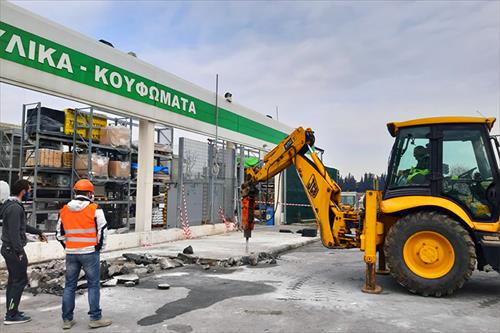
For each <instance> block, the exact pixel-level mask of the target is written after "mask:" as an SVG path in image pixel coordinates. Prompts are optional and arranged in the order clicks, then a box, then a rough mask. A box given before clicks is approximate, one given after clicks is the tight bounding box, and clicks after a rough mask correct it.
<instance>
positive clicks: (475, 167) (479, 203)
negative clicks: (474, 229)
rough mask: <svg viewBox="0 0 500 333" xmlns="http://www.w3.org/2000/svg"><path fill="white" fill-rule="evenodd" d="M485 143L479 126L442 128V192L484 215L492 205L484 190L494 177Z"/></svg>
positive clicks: (486, 217)
mask: <svg viewBox="0 0 500 333" xmlns="http://www.w3.org/2000/svg"><path fill="white" fill-rule="evenodd" d="M485 144H486V142H485V139H484V137H483V135H482V131H481V130H480V129H479V128H478V129H472V130H471V129H450V130H444V131H443V183H442V184H443V185H442V192H443V194H444V196H446V197H449V198H451V199H452V200H454V201H456V202H458V203H459V204H460V205H461V206H462V207H464V208H465V209H466V210H468V211H469V213H471V214H472V215H473V216H474V217H476V218H484V219H488V218H491V216H492V213H491V212H492V211H494V207H493V206H492V203H491V202H489V201H488V196H487V191H488V188H489V187H490V186H494V179H493V172H492V167H491V164H490V161H489V159H488V155H487V152H486V147H485Z"/></svg>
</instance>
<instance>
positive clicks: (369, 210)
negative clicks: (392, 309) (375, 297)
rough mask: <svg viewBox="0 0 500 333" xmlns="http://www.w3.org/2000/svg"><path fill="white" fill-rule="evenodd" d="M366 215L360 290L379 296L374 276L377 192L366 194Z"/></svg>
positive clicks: (379, 288)
mask: <svg viewBox="0 0 500 333" xmlns="http://www.w3.org/2000/svg"><path fill="white" fill-rule="evenodd" d="M365 198H366V213H365V223H364V230H363V237H364V240H365V256H364V260H365V263H366V277H365V285H364V287H363V288H362V289H361V290H362V291H363V292H365V293H369V294H380V293H381V292H382V288H381V287H380V286H379V285H377V279H376V275H375V271H376V263H377V192H376V191H367V192H366V196H365Z"/></svg>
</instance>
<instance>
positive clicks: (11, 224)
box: [0, 179, 47, 325]
mask: <svg viewBox="0 0 500 333" xmlns="http://www.w3.org/2000/svg"><path fill="white" fill-rule="evenodd" d="M30 192H31V185H30V182H29V181H27V180H24V179H20V180H18V181H17V182H15V183H14V185H12V188H11V190H10V194H11V196H10V197H9V198H7V200H5V201H4V202H3V204H2V205H1V206H0V220H2V221H3V222H2V248H1V251H0V252H1V253H2V256H3V257H4V259H5V264H6V265H7V271H8V273H9V278H8V281H7V291H6V296H7V304H6V305H7V313H6V314H5V319H4V322H3V323H4V324H5V325H13V324H22V323H26V322H28V321H30V320H31V318H30V317H29V316H27V315H25V314H24V313H23V312H21V311H19V303H20V302H21V296H22V294H23V291H24V287H26V284H28V272H27V271H28V258H27V257H26V252H24V247H25V246H26V244H27V238H26V233H29V234H33V235H38V239H39V240H40V241H44V242H47V237H46V236H45V235H44V233H43V232H42V231H41V230H38V229H37V228H34V227H32V226H30V225H29V224H27V223H26V212H25V211H24V207H23V204H22V201H23V200H24V201H26V200H27V199H28V197H29V194H30Z"/></svg>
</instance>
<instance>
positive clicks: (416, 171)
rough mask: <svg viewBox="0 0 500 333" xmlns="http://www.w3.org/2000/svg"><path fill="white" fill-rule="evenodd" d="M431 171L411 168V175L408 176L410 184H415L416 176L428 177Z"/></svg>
mask: <svg viewBox="0 0 500 333" xmlns="http://www.w3.org/2000/svg"><path fill="white" fill-rule="evenodd" d="M429 173H431V171H430V170H429V169H417V168H411V169H410V173H409V174H408V179H407V181H408V183H412V182H413V178H415V177H416V176H427V175H428V174H429Z"/></svg>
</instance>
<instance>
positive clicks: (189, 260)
mask: <svg viewBox="0 0 500 333" xmlns="http://www.w3.org/2000/svg"><path fill="white" fill-rule="evenodd" d="M177 258H179V259H180V260H182V261H183V262H184V263H185V264H196V262H197V261H198V257H195V256H193V255H190V254H185V253H179V254H178V255H177Z"/></svg>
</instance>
